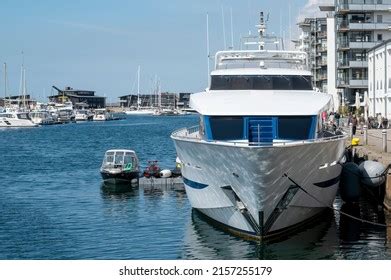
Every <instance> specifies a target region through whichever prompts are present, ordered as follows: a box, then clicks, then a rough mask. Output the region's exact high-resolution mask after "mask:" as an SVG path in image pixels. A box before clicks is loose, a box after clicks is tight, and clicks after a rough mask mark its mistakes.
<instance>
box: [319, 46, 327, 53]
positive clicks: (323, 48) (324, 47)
mask: <svg viewBox="0 0 391 280" xmlns="http://www.w3.org/2000/svg"><path fill="white" fill-rule="evenodd" d="M318 52H321V53H322V52H327V47H326V46H322V47H320V48H318Z"/></svg>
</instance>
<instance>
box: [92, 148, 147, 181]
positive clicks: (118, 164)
mask: <svg viewBox="0 0 391 280" xmlns="http://www.w3.org/2000/svg"><path fill="white" fill-rule="evenodd" d="M139 172H140V170H139V161H138V158H137V155H136V153H135V152H134V151H133V150H124V149H115V150H108V151H106V153H105V156H104V159H103V163H102V166H101V168H100V173H101V175H102V178H103V180H104V182H105V183H111V184H120V183H131V182H132V181H133V180H135V179H136V180H137V181H138V178H139Z"/></svg>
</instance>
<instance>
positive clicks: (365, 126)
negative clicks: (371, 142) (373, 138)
mask: <svg viewBox="0 0 391 280" xmlns="http://www.w3.org/2000/svg"><path fill="white" fill-rule="evenodd" d="M364 144H365V145H368V126H367V125H366V124H364Z"/></svg>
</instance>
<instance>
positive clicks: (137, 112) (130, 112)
mask: <svg viewBox="0 0 391 280" xmlns="http://www.w3.org/2000/svg"><path fill="white" fill-rule="evenodd" d="M140 105H141V100H140V66H139V67H138V70H137V107H136V109H135V110H130V109H129V110H125V114H127V115H152V114H153V113H154V110H153V109H152V108H142V107H141V106H140Z"/></svg>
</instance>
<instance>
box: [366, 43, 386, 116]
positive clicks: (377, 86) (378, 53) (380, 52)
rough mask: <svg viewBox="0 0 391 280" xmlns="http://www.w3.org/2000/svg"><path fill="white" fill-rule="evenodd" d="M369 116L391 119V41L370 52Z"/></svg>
mask: <svg viewBox="0 0 391 280" xmlns="http://www.w3.org/2000/svg"><path fill="white" fill-rule="evenodd" d="M368 97H369V115H370V116H376V115H377V114H379V113H380V114H381V115H382V116H383V117H387V118H388V119H391V40H387V41H385V42H383V43H380V44H378V45H377V46H375V47H374V48H372V49H370V50H368Z"/></svg>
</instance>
